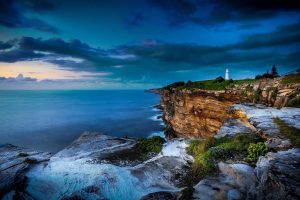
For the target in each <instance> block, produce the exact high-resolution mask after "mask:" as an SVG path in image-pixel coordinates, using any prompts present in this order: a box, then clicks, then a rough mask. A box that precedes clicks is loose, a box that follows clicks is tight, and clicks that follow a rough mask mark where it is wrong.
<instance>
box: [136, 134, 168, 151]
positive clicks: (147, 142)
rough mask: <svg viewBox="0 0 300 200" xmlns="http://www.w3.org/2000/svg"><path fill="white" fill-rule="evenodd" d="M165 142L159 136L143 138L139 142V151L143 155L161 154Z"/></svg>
mask: <svg viewBox="0 0 300 200" xmlns="http://www.w3.org/2000/svg"><path fill="white" fill-rule="evenodd" d="M164 142H165V140H164V139H163V138H161V137H159V136H153V137H151V138H142V139H139V140H138V143H137V149H138V150H139V151H140V152H143V153H148V152H155V153H159V152H160V151H161V150H162V146H163V143H164Z"/></svg>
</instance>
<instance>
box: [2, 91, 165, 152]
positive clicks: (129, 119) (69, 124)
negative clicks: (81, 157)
mask: <svg viewBox="0 0 300 200" xmlns="http://www.w3.org/2000/svg"><path fill="white" fill-rule="evenodd" d="M158 103H159V96H158V95H155V94H151V93H145V92H144V91H99V90H89V91H87V90H72V91H55V90H47V91H46V90H43V91H0V143H11V144H14V145H19V146H23V147H29V148H31V149H36V150H41V151H51V152H56V151H58V150H60V149H62V148H64V147H65V146H67V145H68V144H70V143H71V142H72V141H73V140H74V139H76V138H77V137H78V136H79V135H80V134H81V133H82V132H83V131H100V132H103V133H105V134H109V135H115V136H130V137H147V136H149V135H151V134H153V133H154V132H156V133H157V132H159V131H162V129H163V126H162V124H161V122H160V121H158V120H153V116H155V115H157V114H158V111H157V110H155V109H153V105H155V104H158Z"/></svg>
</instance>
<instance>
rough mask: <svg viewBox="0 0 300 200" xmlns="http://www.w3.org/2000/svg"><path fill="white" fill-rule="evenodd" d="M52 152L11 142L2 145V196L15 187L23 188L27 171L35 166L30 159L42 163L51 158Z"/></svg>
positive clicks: (0, 167) (0, 150) (0, 159)
mask: <svg viewBox="0 0 300 200" xmlns="http://www.w3.org/2000/svg"><path fill="white" fill-rule="evenodd" d="M50 156H51V154H50V153H43V152H37V151H31V150H29V149H26V148H21V147H17V146H14V145H11V144H4V145H1V146H0V180H1V181H0V198H1V196H3V195H4V194H6V193H8V192H10V191H11V190H13V189H15V188H21V189H22V188H23V187H24V181H25V177H24V175H25V173H26V172H27V171H28V170H29V169H30V168H31V167H33V166H34V164H31V163H30V162H27V161H29V160H34V161H35V163H40V162H44V161H47V160H49V158H50Z"/></svg>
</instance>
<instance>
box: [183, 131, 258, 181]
mask: <svg viewBox="0 0 300 200" xmlns="http://www.w3.org/2000/svg"><path fill="white" fill-rule="evenodd" d="M260 141H262V139H261V137H259V136H256V135H249V134H240V135H237V136H235V137H233V138H230V137H223V138H219V139H215V138H208V139H205V140H202V141H199V140H194V141H192V142H191V144H190V146H189V147H188V148H187V152H188V153H190V154H192V155H194V157H195V161H194V163H193V164H192V174H193V175H192V176H194V177H195V180H200V179H202V178H203V177H204V176H206V175H208V174H211V173H213V172H215V171H216V163H217V161H218V160H220V159H222V160H224V159H227V158H229V157H234V156H236V155H245V156H246V154H247V149H248V146H249V144H250V143H256V142H260Z"/></svg>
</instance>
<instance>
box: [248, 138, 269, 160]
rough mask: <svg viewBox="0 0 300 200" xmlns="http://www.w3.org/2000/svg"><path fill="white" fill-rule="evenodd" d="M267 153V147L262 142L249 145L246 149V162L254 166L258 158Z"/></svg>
mask: <svg viewBox="0 0 300 200" xmlns="http://www.w3.org/2000/svg"><path fill="white" fill-rule="evenodd" d="M268 151H269V148H268V147H267V145H266V144H265V143H263V142H258V143H256V144H255V143H251V144H250V145H249V147H248V156H247V161H248V162H249V163H251V164H255V163H256V162H257V160H258V158H259V156H263V155H265V154H266V153H267V152H268Z"/></svg>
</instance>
